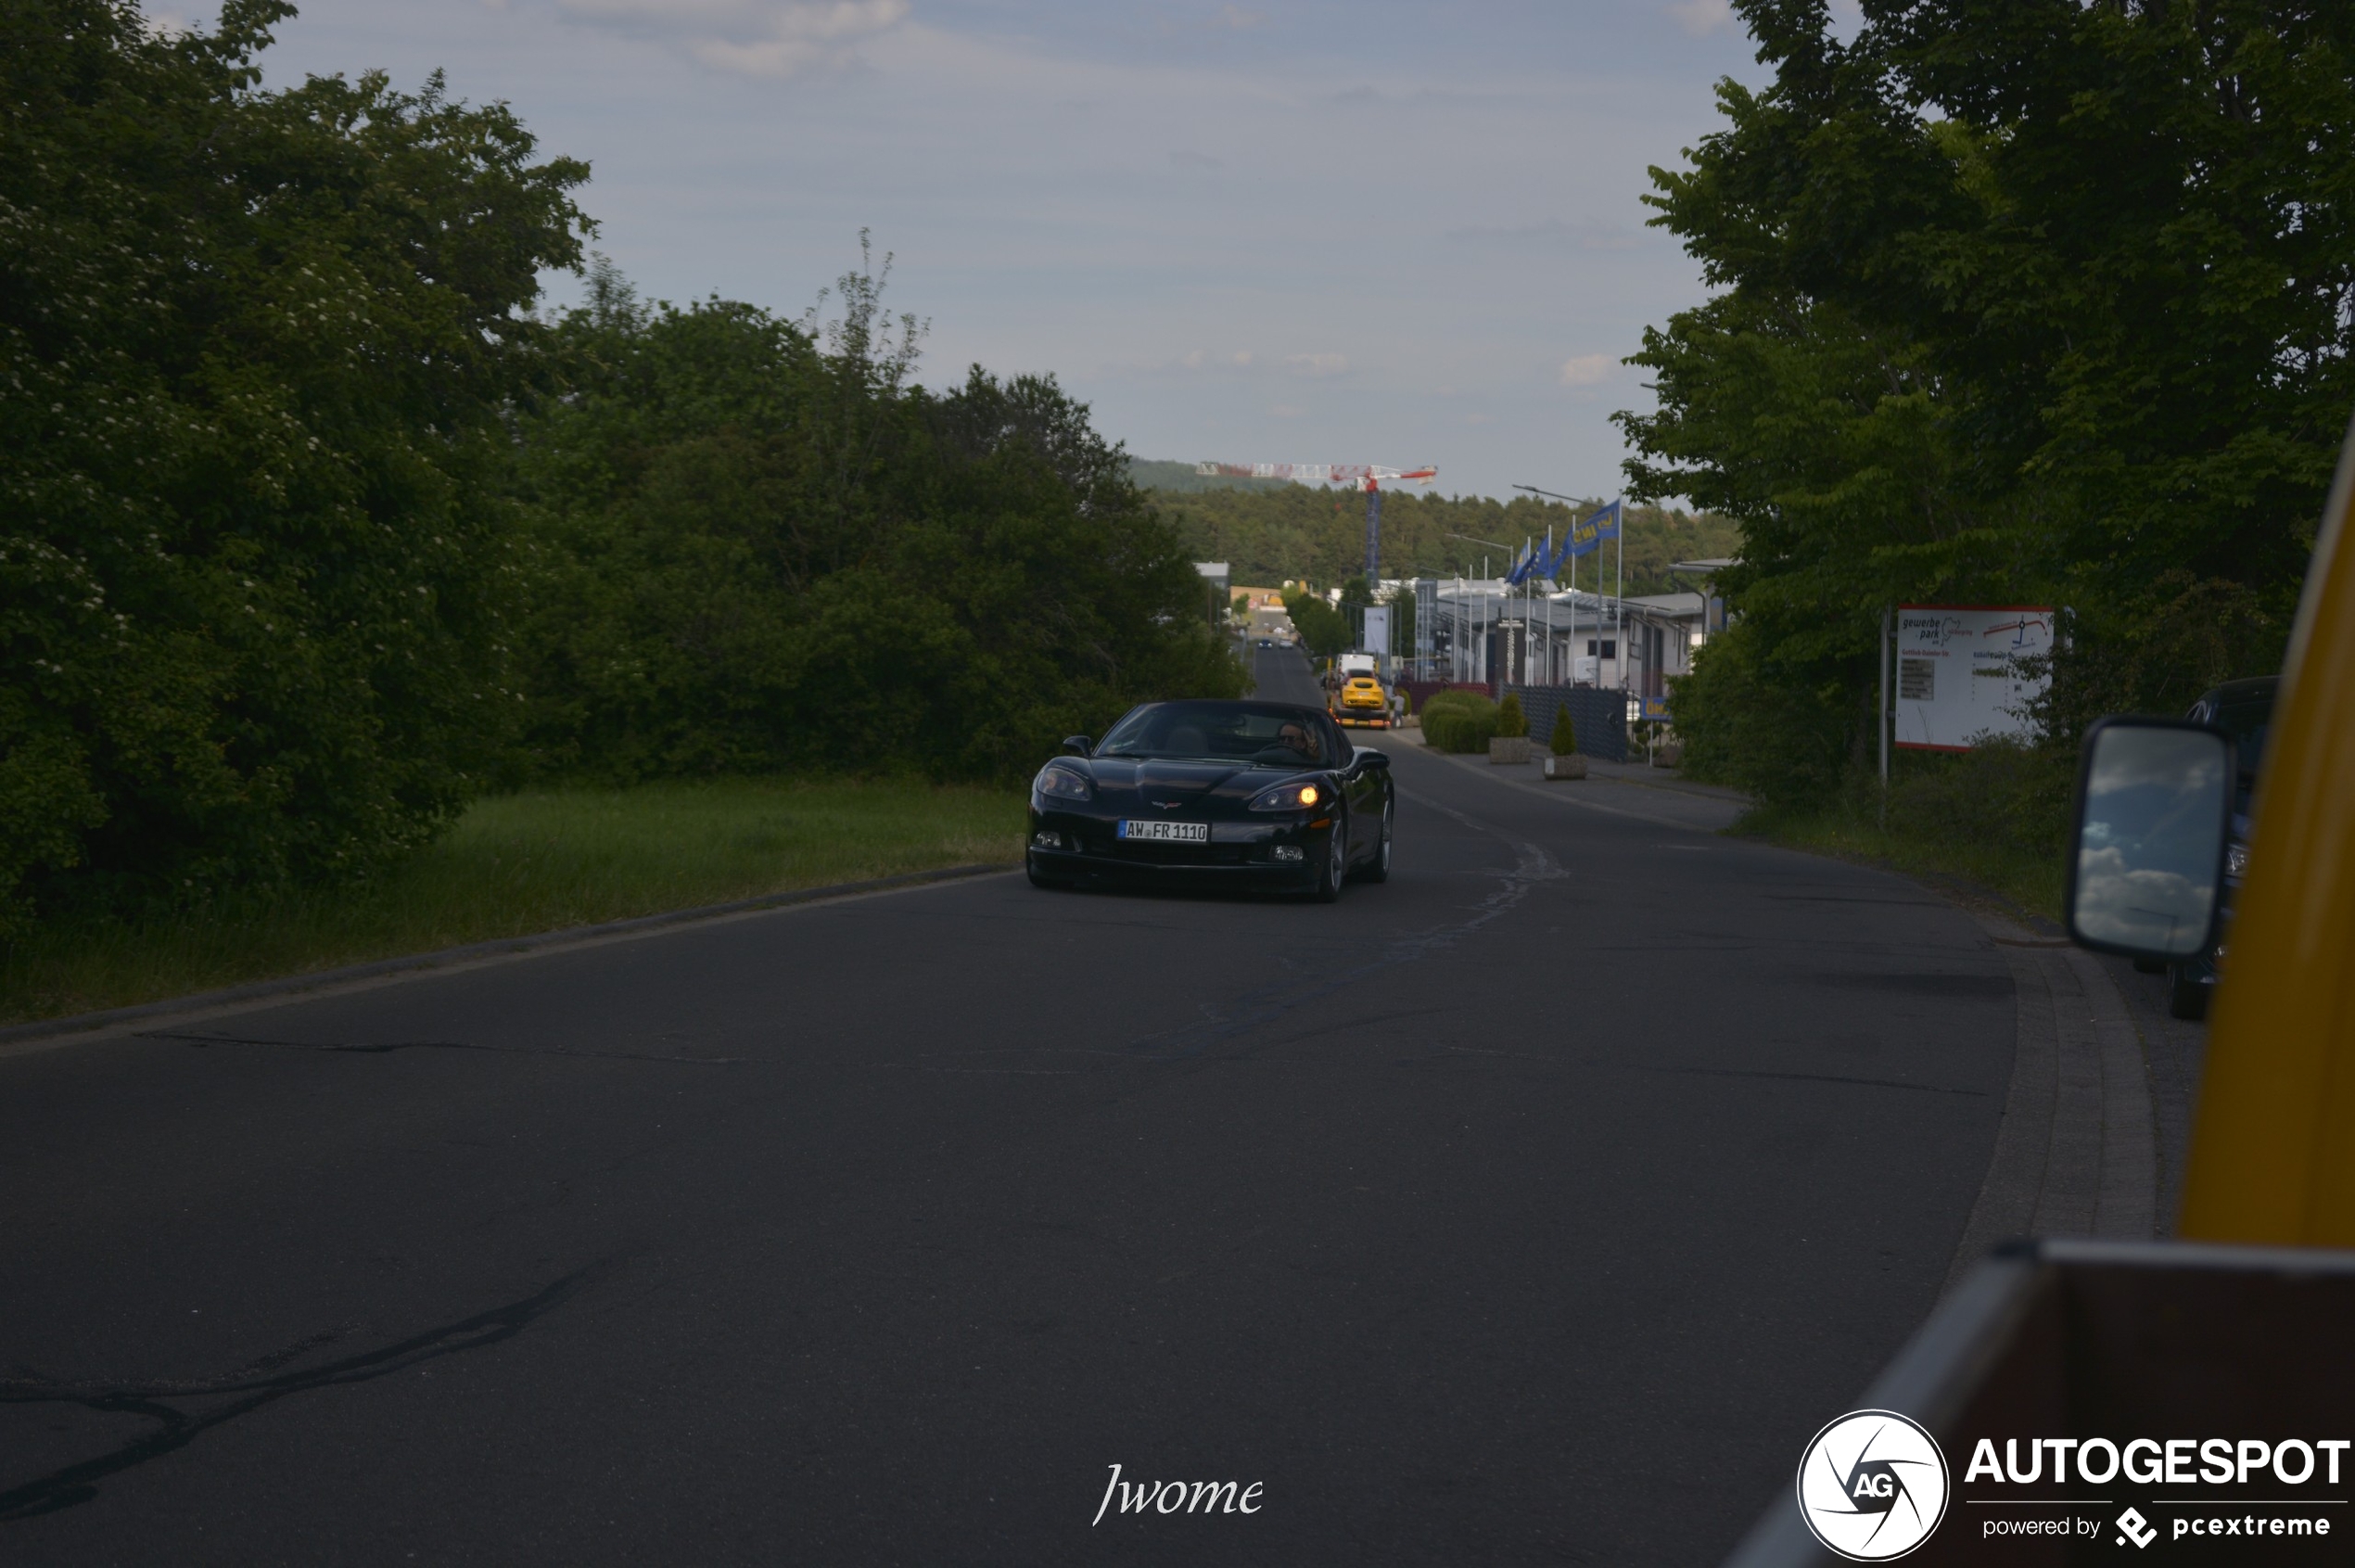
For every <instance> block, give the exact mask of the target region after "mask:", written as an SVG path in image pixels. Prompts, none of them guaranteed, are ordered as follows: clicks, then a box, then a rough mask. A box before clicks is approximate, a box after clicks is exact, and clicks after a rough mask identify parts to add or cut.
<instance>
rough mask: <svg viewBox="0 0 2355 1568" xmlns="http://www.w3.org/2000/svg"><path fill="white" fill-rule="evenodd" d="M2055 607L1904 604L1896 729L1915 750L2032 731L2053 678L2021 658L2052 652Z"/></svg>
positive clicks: (1961, 747) (1964, 747) (1966, 745)
mask: <svg viewBox="0 0 2355 1568" xmlns="http://www.w3.org/2000/svg"><path fill="white" fill-rule="evenodd" d="M2052 647H2053V612H2052V610H2051V609H2049V608H2047V607H2045V606H2036V605H1900V606H1897V649H1896V654H1897V658H1896V664H1897V668H1896V669H1895V670H1894V672H1893V673H1894V675H1895V678H1896V682H1897V686H1896V690H1895V692H1894V693H1893V694H1891V695H1892V700H1891V702H1890V709H1891V710H1892V713H1893V716H1894V720H1895V732H1894V733H1892V734H1891V736H1890V739H1891V740H1893V741H1894V742H1895V743H1896V744H1897V745H1899V746H1910V747H1912V748H1913V749H1914V750H1916V751H1968V750H1969V749H1970V748H1971V747H1972V746H1974V745H1975V744H1977V742H1978V741H1979V738H1980V737H1981V736H1983V735H1990V734H1995V735H2025V734H2027V733H2029V722H2028V720H2027V719H2026V718H2024V717H2023V716H2022V712H2021V710H2022V709H2024V708H2026V707H2027V705H2028V702H2029V699H2030V698H2031V697H2034V696H2038V695H2042V693H2043V690H2044V686H2045V684H2046V681H2047V678H2046V677H2044V676H2039V677H2037V678H2036V679H2035V680H2032V681H2031V680H2026V679H2023V678H2022V676H2021V674H2020V671H2019V668H2018V663H2017V662H2016V661H2018V659H2020V658H2021V657H2026V656H2028V655H2031V654H2044V653H2050V652H2051V651H2052Z"/></svg>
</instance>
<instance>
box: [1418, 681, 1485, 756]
mask: <svg viewBox="0 0 2355 1568" xmlns="http://www.w3.org/2000/svg"><path fill="white" fill-rule="evenodd" d="M1422 720H1423V740H1424V742H1425V743H1426V744H1427V745H1430V746H1435V747H1437V748H1438V749H1439V750H1441V751H1452V752H1485V751H1486V750H1487V749H1488V742H1489V739H1490V737H1492V736H1494V735H1495V734H1496V733H1497V729H1496V720H1497V710H1496V704H1495V703H1493V702H1491V701H1489V700H1488V699H1487V698H1486V697H1484V696H1482V695H1479V694H1477V693H1475V692H1434V693H1432V695H1431V698H1430V700H1428V701H1426V702H1425V703H1424V704H1423V712H1422Z"/></svg>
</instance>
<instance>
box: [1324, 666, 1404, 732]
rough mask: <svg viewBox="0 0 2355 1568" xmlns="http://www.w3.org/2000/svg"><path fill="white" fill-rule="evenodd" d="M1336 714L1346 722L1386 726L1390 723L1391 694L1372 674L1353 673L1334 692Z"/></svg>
mask: <svg viewBox="0 0 2355 1568" xmlns="http://www.w3.org/2000/svg"><path fill="white" fill-rule="evenodd" d="M1330 706H1331V708H1332V715H1333V718H1334V719H1335V720H1338V721H1339V722H1341V723H1343V724H1349V725H1356V726H1359V727H1362V728H1368V729H1375V730H1386V729H1388V728H1389V727H1390V694H1389V693H1387V692H1385V691H1383V690H1382V689H1381V682H1380V681H1377V680H1375V679H1374V678H1373V677H1372V676H1370V675H1353V676H1351V677H1350V678H1349V679H1348V680H1346V681H1343V682H1342V683H1341V689H1340V690H1339V691H1337V692H1335V693H1334V694H1333V700H1332V703H1331V705H1330Z"/></svg>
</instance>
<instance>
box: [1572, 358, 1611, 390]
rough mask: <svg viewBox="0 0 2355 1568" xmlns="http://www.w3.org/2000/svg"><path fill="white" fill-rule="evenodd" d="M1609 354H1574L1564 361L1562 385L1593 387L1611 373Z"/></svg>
mask: <svg viewBox="0 0 2355 1568" xmlns="http://www.w3.org/2000/svg"><path fill="white" fill-rule="evenodd" d="M1610 367H1611V357H1610V355H1609V354H1573V355H1572V356H1571V357H1570V358H1569V359H1566V360H1564V361H1562V385H1563V386H1565V387H1592V386H1594V385H1595V384H1596V383H1598V382H1599V381H1601V380H1602V379H1603V377H1605V376H1609V375H1610Z"/></svg>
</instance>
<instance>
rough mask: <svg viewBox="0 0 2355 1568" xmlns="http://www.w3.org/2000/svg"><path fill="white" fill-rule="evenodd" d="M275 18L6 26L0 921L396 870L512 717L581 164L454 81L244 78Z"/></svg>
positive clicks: (66, 14) (274, 12)
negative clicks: (537, 148)
mask: <svg viewBox="0 0 2355 1568" xmlns="http://www.w3.org/2000/svg"><path fill="white" fill-rule="evenodd" d="M291 14H292V7H291V6H286V5H284V4H279V3H275V0H232V3H230V4H228V5H227V6H224V7H223V10H222V12H221V19H220V22H219V25H218V27H217V29H216V30H214V31H212V32H203V31H191V32H172V31H166V30H160V29H159V30H155V31H150V29H149V27H148V25H147V22H146V19H145V18H143V17H142V16H141V14H140V13H139V10H138V8H137V6H134V5H132V4H129V3H127V0H41V3H36V4H32V5H20V6H11V7H10V19H9V24H8V27H7V30H6V32H7V46H6V49H5V50H0V214H6V231H7V236H8V238H7V241H6V244H5V245H0V364H5V365H6V366H7V367H8V368H7V373H6V381H7V390H6V394H5V395H0V606H5V607H0V666H4V667H5V673H4V674H0V933H5V932H6V930H7V929H9V928H10V927H11V925H14V924H20V923H21V922H22V921H24V920H25V919H26V918H28V917H30V916H31V915H32V914H33V913H34V912H35V911H47V910H50V909H56V908H60V907H62V906H63V905H65V904H67V903H69V902H77V901H78V902H80V903H83V904H87V905H97V906H104V907H114V908H132V907H136V906H148V905H153V904H156V903H159V902H166V903H168V902H174V901H186V900H190V899H198V898H202V897H203V896H205V895H207V894H208V893H210V891H212V890H213V889H216V888H220V887H224V886H233V885H239V884H243V885H264V884H272V883H280V882H286V881H296V880H315V879H323V878H336V877H349V876H353V875H358V874H361V873H367V872H370V871H372V870H374V869H376V868H378V867H381V866H382V865H384V864H385V863H387V862H388V860H389V859H390V858H391V857H393V856H395V855H397V854H399V853H401V851H403V850H405V849H407V848H411V847H413V846H414V845H416V844H418V843H420V842H422V841H423V840H425V839H426V838H427V837H428V836H430V835H432V834H433V833H434V832H435V831H436V830H437V829H438V827H439V825H440V824H442V823H444V822H447V821H448V820H449V818H450V817H451V815H452V813H453V812H454V811H455V810H456V809H457V808H458V807H459V806H460V804H461V803H462V802H463V801H464V800H465V798H466V797H467V796H468V795H469V794H470V793H472V792H473V791H474V790H475V789H476V788H477V787H478V786H479V784H480V781H481V780H482V778H483V776H484V773H485V771H486V769H487V768H488V766H489V765H490V762H491V761H492V759H494V757H495V755H496V750H497V747H498V746H499V744H500V741H501V738H502V736H503V734H504V733H505V732H506V727H507V724H508V721H509V719H510V715H511V713H512V710H513V709H514V708H516V699H515V695H514V693H513V691H512V690H511V689H510V685H509V682H507V681H506V680H505V679H504V677H503V670H502V660H501V657H500V645H501V644H502V643H503V641H504V639H505V635H506V634H505V631H504V630H503V620H504V602H503V596H504V590H505V587H506V585H507V583H508V582H510V581H511V580H512V578H511V575H510V574H511V567H512V565H513V563H512V561H511V559H510V555H509V529H508V518H509V508H508V506H507V505H506V504H505V503H504V502H503V499H502V495H503V491H504V488H505V486H504V482H503V474H504V465H505V464H506V462H507V454H508V453H509V451H510V450H511V435H510V432H509V430H508V428H507V427H506V425H505V424H504V415H505V411H506V410H507V409H508V408H509V407H511V406H512V404H513V402H514V401H515V400H516V398H517V397H518V396H519V395H521V394H522V393H523V392H524V391H525V390H526V389H527V387H528V383H529V381H530V379H531V377H532V376H533V375H534V374H535V366H536V365H537V363H538V360H537V356H536V354H535V352H534V344H535V339H536V338H537V336H538V328H537V327H536V326H535V325H534V324H533V323H532V322H531V321H530V320H529V319H528V316H527V315H526V314H525V310H526V308H527V307H528V305H529V304H530V303H531V301H532V300H534V299H535V297H536V296H537V294H538V287H539V286H538V281H537V280H538V277H539V274H541V271H542V270H544V269H548V268H561V267H566V266H570V265H573V264H575V263H576V261H577V260H578V258H579V236H580V233H581V231H582V228H583V226H584V223H585V220H583V219H582V217H581V215H580V213H579V210H577V209H576V208H575V207H574V205H573V202H572V199H571V196H570V192H571V190H572V188H573V187H574V186H576V185H579V183H580V182H582V181H584V180H586V179H587V178H588V174H589V171H588V167H587V166H586V165H585V164H582V163H579V162H577V161H573V160H571V159H548V160H545V161H536V160H535V153H534V146H533V141H532V138H531V136H530V135H529V134H528V133H526V132H525V130H524V129H523V127H522V126H521V125H520V124H518V123H517V122H516V119H515V118H514V116H513V115H512V114H511V113H510V112H509V111H508V110H507V109H506V108H504V107H503V106H500V105H492V106H490V107H488V108H468V107H466V106H465V105H459V104H452V103H450V102H447V101H445V100H444V99H443V97H442V96H441V88H440V84H439V81H438V80H437V81H435V82H433V83H430V84H428V86H427V87H426V90H425V91H424V93H422V94H421V95H418V96H409V95H405V94H401V93H396V92H394V91H392V90H391V89H390V88H389V87H388V86H387V84H386V82H385V79H384V77H383V76H382V75H381V74H377V73H370V74H365V75H362V76H360V77H358V78H357V79H356V80H346V79H345V78H342V77H325V78H320V77H313V78H311V79H309V80H307V81H305V82H303V83H300V84H299V85H297V86H293V87H289V88H286V89H284V90H279V91H265V90H263V89H261V87H260V86H258V85H257V83H258V82H259V79H260V71H259V70H258V68H257V67H256V66H255V64H254V57H255V56H256V55H257V53H258V52H259V51H260V50H261V48H262V47H263V46H264V45H266V44H267V43H268V41H269V31H268V30H269V28H270V26H271V25H272V24H273V23H274V22H276V21H278V20H280V19H284V18H286V16H289V15H291Z"/></svg>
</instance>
